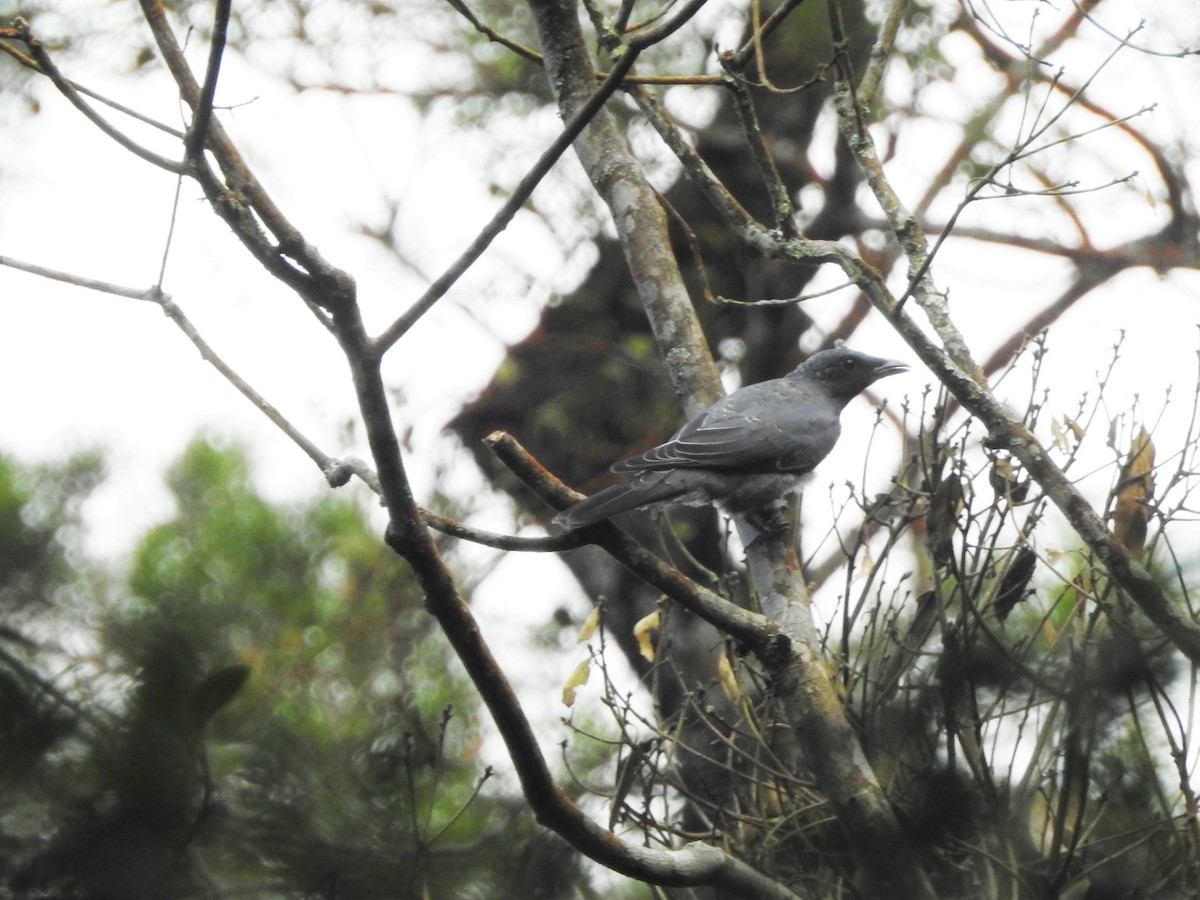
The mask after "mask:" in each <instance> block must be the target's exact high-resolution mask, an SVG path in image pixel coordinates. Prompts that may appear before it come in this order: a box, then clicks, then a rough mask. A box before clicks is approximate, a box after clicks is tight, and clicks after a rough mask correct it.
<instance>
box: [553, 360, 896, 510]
mask: <svg viewBox="0 0 1200 900" xmlns="http://www.w3.org/2000/svg"><path fill="white" fill-rule="evenodd" d="M907 370H908V366H907V365H905V364H904V363H902V362H898V361H896V360H891V359H880V358H879V357H875V356H867V355H866V354H865V353H858V352H857V351H854V350H847V349H844V348H839V349H836V350H823V351H822V352H820V353H815V354H813V355H812V356H811V357H809V359H807V360H806V361H805V362H803V363H801V364H800V365H799V366H798V367H796V368H795V369H794V370H793V371H792V372H791V373H789V374H788V375H785V376H784V377H783V378H774V379H772V380H770V381H762V382H759V383H758V384H752V385H749V386H748V387H744V388H742V389H741V390H738V391H734V392H733V393H732V394H729V395H728V396H726V397H723V398H722V399H720V400H718V401H717V402H716V403H714V404H713V405H712V406H710V407H709V408H708V409H706V410H705V411H704V412H702V413H700V414H699V415H697V416H696V417H694V418H693V419H691V421H689V422H688V423H687V424H686V425H684V426H683V427H682V428H680V429H679V431H677V432H676V433H675V435H674V437H672V438H671V439H670V440H669V441H667V442H665V443H663V444H659V445H658V446H657V447H654V448H652V449H650V450H647V451H646V452H645V453H643V454H641V455H640V456H634V457H632V458H630V459H626V460H623V461H622V462H619V463H617V464H616V465H614V466H613V471H615V472H633V473H635V474H633V475H632V476H631V477H630V478H628V479H626V480H625V481H622V482H620V483H618V484H614V485H612V486H611V487H607V488H605V489H604V490H602V491H600V492H598V493H596V494H593V495H592V496H591V497H588V498H586V499H584V500H580V501H579V502H578V503H576V504H575V505H574V506H572V507H570V508H569V509H566V510H563V511H562V512H561V513H559V514H558V515H557V516H555V518H554V524H555V525H557V526H558V527H559V528H560V529H562V530H563V531H574V530H575V529H577V528H583V527H585V526H587V525H593V524H595V523H596V522H602V521H604V520H605V519H609V518H611V517H613V516H615V515H617V514H619V513H623V512H628V511H629V510H631V509H637V508H639V507H643V506H648V505H650V504H655V503H665V502H674V503H684V504H687V505H690V506H699V505H702V504H705V503H712V502H719V503H721V504H722V505H723V506H724V507H725V508H726V509H727V510H729V511H730V512H732V513H739V514H750V513H755V512H757V511H759V510H762V509H763V508H764V507H767V506H768V505H770V504H772V503H774V502H775V501H777V500H779V499H781V498H782V497H783V496H784V495H785V494H787V493H788V492H789V491H792V490H795V489H796V487H798V486H799V484H800V482H801V481H802V480H803V479H804V478H805V476H807V475H808V474H809V473H811V472H812V470H813V469H814V468H816V466H817V464H818V463H819V462H821V460H823V459H824V458H825V457H826V456H828V455H829V452H830V451H831V450H832V449H833V447H834V444H836V443H837V439H838V436H839V435H840V434H841V430H842V429H841V423H840V422H839V417H840V415H841V412H842V410H843V409H844V408H845V406H846V404H847V403H849V402H850V401H851V400H852V399H853V398H854V397H856V396H857V395H858V394H859V393H861V392H862V391H863V390H864V389H865V388H866V387H868V386H869V385H871V384H872V383H874V382H875V381H877V380H878V379H880V378H884V377H885V376H888V375H894V374H896V373H897V372H905V371H907Z"/></svg>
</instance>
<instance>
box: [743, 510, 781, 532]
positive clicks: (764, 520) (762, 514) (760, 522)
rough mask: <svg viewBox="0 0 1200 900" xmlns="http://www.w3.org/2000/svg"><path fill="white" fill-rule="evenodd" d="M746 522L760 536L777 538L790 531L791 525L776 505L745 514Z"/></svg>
mask: <svg viewBox="0 0 1200 900" xmlns="http://www.w3.org/2000/svg"><path fill="white" fill-rule="evenodd" d="M746 521H747V522H749V523H750V525H751V526H752V527H753V528H754V530H755V531H757V532H758V533H759V534H760V535H763V536H765V537H779V536H780V535H784V534H787V533H788V532H789V531H790V530H791V527H792V526H791V525H790V524H789V523H788V520H787V519H786V518H784V515H783V510H782V509H781V508H780V507H779V506H777V505H771V506H767V507H764V508H763V509H756V510H755V511H754V512H752V513H749V514H747V516H746Z"/></svg>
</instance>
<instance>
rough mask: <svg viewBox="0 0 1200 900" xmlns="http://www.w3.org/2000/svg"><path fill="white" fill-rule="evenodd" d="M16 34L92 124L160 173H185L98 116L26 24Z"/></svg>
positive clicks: (38, 64) (169, 160)
mask: <svg viewBox="0 0 1200 900" xmlns="http://www.w3.org/2000/svg"><path fill="white" fill-rule="evenodd" d="M15 30H16V32H17V33H18V34H19V35H20V39H21V40H22V41H23V42H24V43H25V46H26V47H28V48H29V53H30V55H31V56H32V58H33V61H34V62H35V63H37V66H38V69H39V70H40V71H41V72H42V73H43V74H45V76H46V77H47V78H49V79H50V81H51V82H53V84H54V86H55V87H56V88H58V91H59V93H60V94H62V95H63V96H64V97H66V98H67V100H69V101H70V102H71V105H72V106H74V107H75V108H76V109H78V110H79V111H80V112H81V113H83V114H84V116H86V117H87V119H88V121H89V122H91V123H92V124H93V125H95V126H96V127H97V128H99V129H100V130H101V131H102V132H104V133H105V134H106V135H108V136H109V137H110V138H112V139H113V140H114V141H116V142H117V143H118V144H120V145H121V146H122V147H124V148H125V149H126V150H128V151H129V152H130V153H132V154H134V155H135V156H137V157H139V158H140V159H144V160H145V161H146V162H148V163H150V164H151V165H155V166H158V167H159V168H160V169H166V170H167V171H168V172H174V173H175V174H177V175H178V174H179V173H180V172H182V171H183V168H184V167H183V163H182V162H176V161H175V160H173V159H168V158H167V157H165V156H162V155H161V154H158V153H155V152H154V151H153V150H150V149H148V148H146V147H143V146H142V145H141V144H139V143H138V142H137V141H135V140H133V138H131V137H129V136H128V135H126V134H125V133H124V132H122V131H120V130H119V129H117V128H115V127H114V126H113V125H111V124H109V122H108V120H107V119H105V118H104V116H102V115H100V113H98V112H96V110H94V109H93V108H92V106H91V104H89V103H88V102H87V101H86V100H84V99H83V97H82V96H81V95H80V93H79V91H77V90H76V89H75V87H74V84H73V83H72V82H70V81H68V80H67V79H66V78H64V77H63V74H62V72H60V71H59V70H58V66H56V65H55V64H54V60H52V59H51V58H50V54H48V53H47V52H46V49H45V47H43V46H42V42H41V41H40V40H38V39H37V38H35V37H34V36H33V34H32V33H31V32H30V30H29V26H28V25H26V24H25V23H24V22H19V23H18V25H17V27H16V29H15Z"/></svg>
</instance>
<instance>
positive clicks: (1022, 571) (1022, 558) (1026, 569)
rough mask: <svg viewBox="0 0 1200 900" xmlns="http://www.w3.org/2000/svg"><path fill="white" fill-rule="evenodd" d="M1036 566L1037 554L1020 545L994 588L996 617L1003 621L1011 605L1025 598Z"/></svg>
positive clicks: (1011, 607)
mask: <svg viewBox="0 0 1200 900" xmlns="http://www.w3.org/2000/svg"><path fill="white" fill-rule="evenodd" d="M1036 566H1037V554H1035V553H1034V552H1033V551H1032V550H1031V549H1029V547H1027V546H1026V547H1022V548H1021V549H1019V550H1018V551H1017V552H1016V555H1015V556H1013V558H1012V562H1010V563H1009V564H1008V571H1007V572H1005V573H1004V577H1003V578H1001V579H1000V587H998V588H997V589H996V601H995V605H996V618H997V619H999V620H1000V621H1001V622H1003V621H1004V620H1005V619H1007V618H1008V614H1009V613H1010V612H1012V610H1013V607H1014V606H1016V605H1017V604H1018V603H1021V602H1022V601H1023V600H1024V599H1025V592H1026V589H1027V588H1028V587H1029V581H1030V579H1031V578H1033V570H1034V568H1035V567H1036Z"/></svg>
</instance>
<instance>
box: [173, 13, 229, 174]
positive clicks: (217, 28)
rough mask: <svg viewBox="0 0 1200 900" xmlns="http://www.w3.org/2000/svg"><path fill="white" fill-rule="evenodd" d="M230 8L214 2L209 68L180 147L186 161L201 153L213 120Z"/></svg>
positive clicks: (205, 73)
mask: <svg viewBox="0 0 1200 900" xmlns="http://www.w3.org/2000/svg"><path fill="white" fill-rule="evenodd" d="M232 7H233V2H232V0H217V8H216V11H215V13H214V14H213V33H212V43H211V44H210V45H209V48H208V68H207V69H206V70H205V72H204V84H203V86H202V87H201V88H200V97H199V99H198V100H197V102H196V109H195V112H194V113H193V114H192V127H191V128H190V129H189V130H188V136H187V140H186V141H185V142H184V145H183V146H184V152H185V153H186V155H187V157H188V159H192V158H194V157H195V156H196V155H197V154H199V153H201V152H202V151H203V150H204V141H205V139H206V138H207V137H208V122H209V120H210V119H211V118H212V111H213V98H214V97H215V96H216V93H217V78H218V76H219V75H220V73H221V57H222V55H223V54H224V52H225V39H226V35H227V33H228V30H229V14H230V12H231V9H232Z"/></svg>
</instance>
